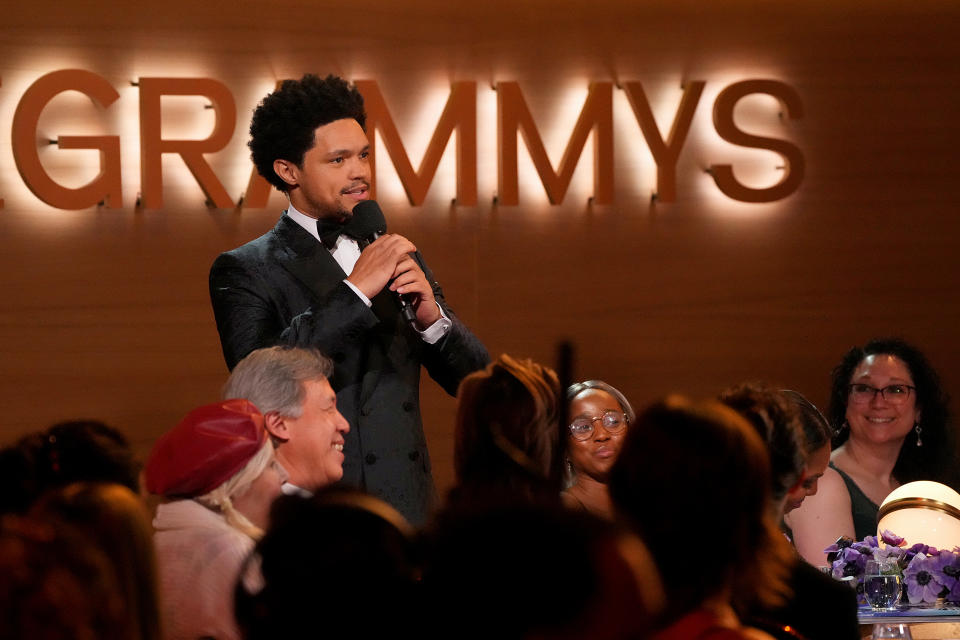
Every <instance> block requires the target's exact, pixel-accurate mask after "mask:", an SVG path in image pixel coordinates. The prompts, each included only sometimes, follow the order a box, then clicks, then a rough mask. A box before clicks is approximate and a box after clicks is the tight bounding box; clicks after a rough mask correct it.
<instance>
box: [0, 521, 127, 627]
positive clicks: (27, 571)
mask: <svg viewBox="0 0 960 640" xmlns="http://www.w3.org/2000/svg"><path fill="white" fill-rule="evenodd" d="M0 576H3V578H2V579H0V636H2V637H4V638H18V639H19V638H29V639H30V640H63V639H65V638H69V639H70V640H102V639H103V638H127V637H129V636H125V635H124V633H125V631H126V630H127V629H126V628H125V624H124V621H125V618H124V612H123V611H122V607H123V602H124V600H123V597H122V596H121V593H120V587H119V585H118V584H117V581H116V577H115V574H114V572H113V571H112V570H111V569H110V565H109V563H108V561H107V558H106V557H105V555H104V553H103V552H101V551H100V550H99V549H98V548H97V547H96V546H94V545H92V544H90V543H89V541H88V540H87V539H86V538H84V537H83V536H82V535H80V534H79V533H78V532H75V531H74V530H73V529H72V528H70V527H54V526H53V525H52V524H50V523H46V522H38V521H35V520H32V519H28V518H24V517H21V516H14V515H8V516H5V517H3V518H0Z"/></svg>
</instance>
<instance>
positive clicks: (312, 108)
mask: <svg viewBox="0 0 960 640" xmlns="http://www.w3.org/2000/svg"><path fill="white" fill-rule="evenodd" d="M365 120H366V114H365V113H364V110H363V97H362V96H361V95H360V93H359V92H358V91H357V90H356V88H355V87H353V86H351V85H349V84H347V82H345V81H344V80H342V79H340V78H336V77H333V76H328V77H327V78H325V79H321V78H318V77H317V76H314V75H306V76H304V77H303V78H302V79H300V80H298V81H293V80H288V81H285V82H284V83H283V84H282V85H281V87H280V88H279V89H278V90H276V91H275V92H273V93H271V94H270V95H268V96H267V97H266V98H264V100H263V101H262V102H261V103H260V105H259V106H258V107H257V109H256V111H255V112H254V115H253V121H252V123H251V125H250V134H251V140H250V143H249V146H250V149H251V151H252V156H253V162H254V164H255V165H256V167H257V170H258V171H259V173H260V175H262V176H263V177H264V178H266V179H267V180H268V181H269V182H270V183H271V184H273V185H274V186H275V187H277V188H278V189H280V190H281V191H283V192H285V193H286V194H287V196H288V198H289V200H290V206H289V207H288V209H287V210H286V211H285V212H284V215H283V216H281V218H280V220H279V222H277V225H276V226H275V227H274V228H273V229H272V230H271V231H269V232H267V233H266V234H264V235H262V236H260V237H259V238H257V239H256V240H253V241H251V242H248V243H247V244H245V245H243V246H242V247H239V248H237V249H234V250H232V251H228V252H226V253H223V254H221V255H220V256H219V257H218V258H217V259H216V261H215V262H214V263H213V267H212V268H211V270H210V298H211V301H212V303H213V310H214V315H215V316H216V320H217V330H218V331H219V333H220V342H221V346H222V347H223V354H224V357H225V358H226V361H227V366H228V367H230V368H231V369H232V368H233V367H234V365H236V364H237V362H239V361H240V360H241V359H242V358H243V357H244V356H245V355H247V354H248V353H250V352H251V351H253V350H254V349H258V348H260V347H266V346H271V345H275V344H285V345H293V346H304V347H315V348H318V349H320V350H321V351H323V352H324V353H326V354H327V355H329V356H330V357H332V358H333V360H334V363H335V366H334V375H333V378H332V379H331V383H332V385H333V388H334V390H335V391H336V392H337V405H338V409H339V410H340V412H341V413H342V414H343V415H344V417H345V418H346V419H347V420H348V421H349V423H350V427H351V428H350V431H349V433H347V434H346V444H345V446H344V455H345V456H346V460H345V461H344V465H343V470H344V481H345V482H347V483H349V484H352V485H355V486H358V487H361V488H364V489H366V490H368V491H370V492H371V493H373V494H374V495H377V496H379V497H381V498H383V499H385V500H386V501H387V502H390V503H391V504H393V506H395V507H396V508H397V509H398V510H399V511H400V512H401V513H402V514H403V515H404V516H405V517H407V518H408V519H409V520H410V521H411V522H413V523H414V524H421V523H422V522H423V521H424V519H425V518H426V515H427V510H428V507H429V503H430V500H431V497H432V495H433V481H432V477H431V475H430V461H429V458H428V455H427V447H426V441H425V439H424V435H423V426H422V424H421V418H420V406H419V384H420V365H421V364H422V365H424V366H425V367H426V368H427V371H428V372H429V373H430V376H431V377H432V378H433V379H434V380H436V381H437V382H438V383H439V384H440V385H441V386H442V387H443V388H444V389H445V390H446V391H447V392H448V393H450V394H451V395H455V394H456V390H457V386H458V385H459V383H460V380H461V379H462V378H463V377H464V376H465V375H467V374H468V373H470V372H471V371H474V370H477V369H480V368H483V367H484V366H485V365H486V364H487V362H488V361H489V356H488V354H487V351H486V349H485V348H484V347H483V345H482V344H481V343H480V341H479V340H478V339H477V338H476V337H475V336H474V335H473V334H472V333H471V332H470V330H469V329H467V328H466V326H464V325H463V324H462V323H461V322H460V321H459V320H458V319H457V318H456V316H455V315H454V314H453V312H452V311H451V310H450V308H449V307H447V306H446V302H445V301H444V298H443V292H442V291H441V289H440V286H439V284H437V282H436V281H435V280H434V278H433V275H432V274H431V272H430V270H429V269H428V268H427V266H426V264H425V263H424V261H423V258H422V256H420V254H419V252H417V250H416V247H415V246H414V245H413V243H411V242H410V241H409V240H407V239H406V238H404V237H403V236H400V235H397V234H385V235H382V236H380V237H379V238H377V239H376V240H374V241H373V242H370V243H369V245H366V242H365V239H363V238H361V239H359V241H358V239H355V238H351V237H349V236H348V235H347V234H348V233H349V231H350V228H349V225H347V224H346V223H348V222H349V220H350V218H351V216H352V211H353V208H354V207H355V206H356V205H357V204H358V203H360V202H363V201H364V200H367V199H368V193H369V188H370V165H369V158H368V156H369V142H368V141H367V136H366V133H365V132H364V129H363V127H364V123H365ZM397 294H403V295H404V296H405V297H406V299H407V300H408V301H409V303H410V306H411V307H412V308H413V311H414V313H415V321H414V323H413V325H414V326H411V325H409V324H408V323H407V322H406V321H404V320H403V318H402V316H401V315H400V313H399V311H398V308H397V305H396V300H395V297H396V295H397Z"/></svg>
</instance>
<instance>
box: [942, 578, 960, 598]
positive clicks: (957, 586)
mask: <svg viewBox="0 0 960 640" xmlns="http://www.w3.org/2000/svg"><path fill="white" fill-rule="evenodd" d="M944 600H946V601H947V602H952V603H954V604H957V603H960V580H957V581H956V582H955V583H954V584H953V587H951V589H950V592H949V593H947V595H946V596H944Z"/></svg>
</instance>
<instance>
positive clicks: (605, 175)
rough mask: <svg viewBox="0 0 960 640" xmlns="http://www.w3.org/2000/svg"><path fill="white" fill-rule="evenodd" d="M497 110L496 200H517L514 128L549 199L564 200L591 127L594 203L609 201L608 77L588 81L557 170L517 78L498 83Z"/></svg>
mask: <svg viewBox="0 0 960 640" xmlns="http://www.w3.org/2000/svg"><path fill="white" fill-rule="evenodd" d="M497 111H498V135H497V141H498V143H499V150H500V179H499V185H498V191H499V199H500V203H501V204H504V205H516V204H518V200H519V196H518V185H517V182H518V178H517V131H519V132H520V134H521V135H523V141H524V143H525V144H526V145H527V151H528V152H529V153H530V159H531V160H533V165H534V166H535V167H536V169H537V173H538V174H539V176H540V182H542V183H543V188H544V189H545V190H546V192H547V198H548V199H549V200H550V203H551V204H560V203H561V202H563V197H564V195H566V193H567V187H569V186H570V179H571V178H572V177H573V170H574V169H575V168H576V165H577V161H578V160H579V159H580V155H581V154H582V153H583V147H584V145H585V144H586V142H587V136H588V135H589V134H590V132H591V131H593V132H594V140H593V159H594V165H593V199H594V202H596V203H597V204H609V203H610V202H611V201H612V200H613V83H610V82H591V83H590V89H589V92H588V93H587V99H586V101H585V102H584V103H583V109H581V111H580V117H579V118H578V119H577V124H576V125H575V126H574V128H573V133H572V134H571V135H570V140H569V142H568V143H567V148H566V150H564V152H563V158H562V159H561V160H560V168H559V170H558V171H554V170H553V166H552V165H551V164H550V159H549V158H548V157H547V152H546V149H544V147H543V140H542V139H541V138H540V133H539V132H538V131H537V126H536V124H535V123H534V121H533V116H531V115H530V109H529V108H528V107H527V102H526V100H524V98H523V94H522V93H521V92H520V86H519V85H518V84H517V83H516V82H499V83H497Z"/></svg>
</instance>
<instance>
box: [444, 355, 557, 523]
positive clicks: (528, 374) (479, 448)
mask: <svg viewBox="0 0 960 640" xmlns="http://www.w3.org/2000/svg"><path fill="white" fill-rule="evenodd" d="M559 415H560V383H559V381H558V380H557V374H556V373H554V371H553V370H552V369H550V368H548V367H544V366H542V365H539V364H537V363H535V362H533V361H532V360H515V359H513V358H511V357H510V356H508V355H501V356H500V357H499V358H497V359H496V360H495V361H494V362H493V363H491V364H490V365H488V366H487V368H486V369H484V370H483V371H476V372H474V373H471V374H470V375H468V376H467V377H466V378H464V379H463V382H462V383H461V384H460V390H459V392H458V394H457V418H456V426H455V429H454V451H453V466H454V472H455V475H456V485H455V487H454V489H453V490H452V491H451V493H450V496H449V498H448V506H450V505H453V504H456V503H458V502H463V501H466V502H475V501H477V500H484V501H488V502H499V501H501V500H509V501H522V502H534V501H545V502H550V503H557V502H559V500H560V491H561V489H562V475H563V462H562V461H563V457H562V450H561V445H560V434H561V431H560V425H559V420H560V418H559Z"/></svg>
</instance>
